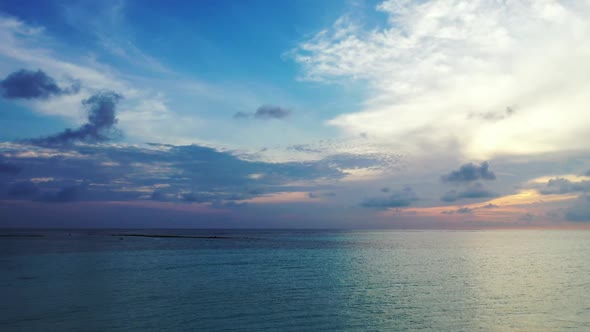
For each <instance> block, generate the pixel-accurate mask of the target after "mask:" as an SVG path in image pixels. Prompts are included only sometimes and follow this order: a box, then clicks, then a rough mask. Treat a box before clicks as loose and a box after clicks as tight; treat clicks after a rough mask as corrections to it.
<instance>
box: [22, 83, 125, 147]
mask: <svg viewBox="0 0 590 332" xmlns="http://www.w3.org/2000/svg"><path fill="white" fill-rule="evenodd" d="M121 98H122V96H121V95H119V94H117V93H114V92H110V91H106V92H100V93H97V94H95V95H93V96H91V97H90V98H88V99H85V100H83V101H82V105H83V106H85V107H86V108H87V110H88V123H86V124H84V125H83V126H81V127H80V128H78V129H69V128H68V129H66V130H65V131H63V132H61V133H59V134H56V135H52V136H48V137H44V138H37V139H32V140H31V142H33V143H35V144H40V145H59V144H68V143H72V142H76V141H83V142H100V141H106V140H109V139H110V138H111V137H110V136H111V135H112V133H113V127H114V126H115V124H116V123H117V118H116V114H115V113H116V106H117V103H118V102H119V101H120V100H121Z"/></svg>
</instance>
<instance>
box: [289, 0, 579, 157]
mask: <svg viewBox="0 0 590 332" xmlns="http://www.w3.org/2000/svg"><path fill="white" fill-rule="evenodd" d="M377 9H378V11H380V12H381V13H382V14H385V15H387V23H386V25H385V26H384V27H374V26H370V25H369V24H367V25H366V26H367V28H365V27H364V26H363V25H362V24H358V23H357V22H355V20H354V15H349V16H344V17H343V18H341V19H340V20H338V21H337V22H336V23H335V24H334V25H333V26H331V27H329V28H326V29H325V30H322V31H320V32H319V33H317V34H316V35H315V36H314V37H313V38H311V39H309V40H307V41H305V42H303V43H301V44H300V45H299V47H298V48H297V50H296V51H295V52H294V53H295V60H296V61H297V62H298V63H299V64H300V65H301V66H302V68H303V77H304V78H305V79H308V80H316V81H322V82H343V81H344V82H350V81H360V82H364V84H365V85H366V86H368V88H369V90H370V96H369V98H368V99H367V100H366V101H365V104H364V106H363V107H362V108H361V109H359V110H358V111H357V112H354V113H350V114H344V115H339V116H336V117H334V118H333V119H332V120H331V121H329V123H330V124H331V125H334V126H337V127H338V128H341V129H342V130H344V132H345V133H347V134H349V135H350V136H356V135H358V133H361V132H365V133H370V137H371V138H373V139H375V140H381V141H392V140H393V141H399V142H406V144H405V149H408V150H410V151H417V150H418V151H421V152H423V153H430V151H429V150H419V149H420V148H421V146H420V144H419V143H420V140H422V141H423V140H424V139H425V138H424V137H416V136H415V134H414V133H416V132H420V131H427V132H428V133H429V135H428V137H426V139H427V140H428V141H429V142H441V141H449V142H457V143H458V146H457V147H458V149H460V151H461V152H462V153H463V154H464V155H465V156H466V157H468V158H474V157H475V158H488V157H490V156H492V155H494V154H498V153H537V152H547V151H558V150H560V149H562V148H572V149H573V148H588V147H589V146H588V142H590V140H588V139H587V138H588V136H587V130H585V129H584V128H587V127H588V125H589V124H590V117H589V116H588V113H587V111H586V109H587V107H586V105H587V91H588V90H590V78H588V76H587V75H583V74H581V73H582V72H587V71H588V70H590V64H588V62H587V61H584V60H583V59H585V58H587V57H588V49H589V47H590V41H589V39H588V38H586V36H587V35H588V34H589V33H590V23H589V22H590V5H589V4H588V3H587V2H586V1H581V0H577V1H567V2H564V1H557V0H547V1H535V0H518V1H505V2H496V1H469V0H462V1H445V0H433V1H402V2H400V1H394V0H389V1H383V2H382V3H381V4H380V5H378V6H377ZM350 17H353V18H350ZM539 50H542V52H541V51H539ZM550 68H559V70H548V69H550ZM525 82H526V83H525ZM507 105H518V111H517V112H508V111H506V112H503V113H498V114H496V113H495V112H501V110H506V107H507ZM509 107H511V106H509ZM470 114H471V115H472V114H477V115H481V118H482V119H483V120H485V119H489V120H494V121H477V122H476V121H473V119H470V116H469V115H470ZM500 118H501V119H502V121H496V120H499V119H500ZM523 123H526V125H522V124H523ZM557 123H559V126H556V125H555V124H557ZM582 137H584V139H581V138H582Z"/></svg>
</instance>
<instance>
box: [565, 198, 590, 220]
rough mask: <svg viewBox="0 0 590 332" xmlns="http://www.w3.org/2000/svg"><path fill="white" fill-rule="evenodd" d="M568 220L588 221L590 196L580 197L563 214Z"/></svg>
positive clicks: (589, 217) (589, 216) (589, 218)
mask: <svg viewBox="0 0 590 332" xmlns="http://www.w3.org/2000/svg"><path fill="white" fill-rule="evenodd" d="M565 218H566V219H567V220H569V221H575V222H588V221H590V197H581V198H580V199H579V200H578V201H577V202H576V203H575V204H574V206H572V207H571V208H569V209H568V210H567V212H566V214H565Z"/></svg>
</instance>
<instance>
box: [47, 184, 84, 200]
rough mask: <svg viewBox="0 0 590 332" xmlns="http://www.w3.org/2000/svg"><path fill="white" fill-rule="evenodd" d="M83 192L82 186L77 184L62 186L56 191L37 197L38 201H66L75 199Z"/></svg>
mask: <svg viewBox="0 0 590 332" xmlns="http://www.w3.org/2000/svg"><path fill="white" fill-rule="evenodd" d="M82 192H83V188H81V187H79V186H69V187H64V188H61V189H59V190H57V191H56V192H50V193H45V194H43V195H42V196H41V197H39V198H38V200H39V201H43V202H49V203H67V202H73V201H77V200H78V199H79V198H80V195H81V194H82Z"/></svg>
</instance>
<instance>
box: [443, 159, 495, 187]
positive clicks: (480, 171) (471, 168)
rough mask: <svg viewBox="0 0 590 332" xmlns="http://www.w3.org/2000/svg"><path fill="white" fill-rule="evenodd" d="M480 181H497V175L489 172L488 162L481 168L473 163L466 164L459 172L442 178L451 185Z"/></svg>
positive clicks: (453, 172)
mask: <svg viewBox="0 0 590 332" xmlns="http://www.w3.org/2000/svg"><path fill="white" fill-rule="evenodd" d="M480 179H481V180H495V179H496V174H494V172H492V171H490V170H489V164H488V162H487V161H484V162H483V163H481V165H479V166H478V165H475V164H473V163H468V164H464V165H462V166H461V167H460V168H459V169H458V170H456V171H452V172H451V173H449V174H447V175H443V176H441V180H442V181H443V182H451V183H469V182H473V181H476V180H480Z"/></svg>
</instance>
